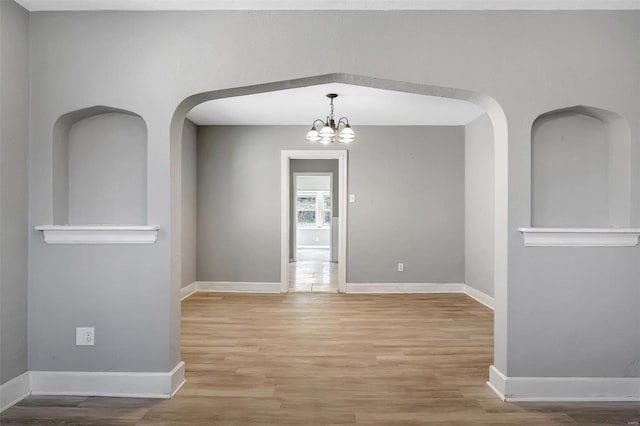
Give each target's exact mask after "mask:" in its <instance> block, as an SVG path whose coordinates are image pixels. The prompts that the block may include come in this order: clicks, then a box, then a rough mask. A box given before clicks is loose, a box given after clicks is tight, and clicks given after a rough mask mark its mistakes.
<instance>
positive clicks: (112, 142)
mask: <svg viewBox="0 0 640 426" xmlns="http://www.w3.org/2000/svg"><path fill="white" fill-rule="evenodd" d="M68 144H69V146H68V149H67V152H68V173H69V174H68V185H69V210H68V211H69V219H68V222H67V223H69V224H71V225H79V224H80V225H83V224H133V225H139V224H145V223H146V222H147V128H146V126H145V124H144V120H142V119H141V118H140V117H138V116H135V115H130V114H121V113H107V114H98V115H94V116H92V117H88V118H85V119H83V120H80V121H78V122H77V123H76V124H74V125H73V126H72V127H71V130H70V132H69V141H68Z"/></svg>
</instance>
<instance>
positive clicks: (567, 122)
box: [531, 106, 630, 228]
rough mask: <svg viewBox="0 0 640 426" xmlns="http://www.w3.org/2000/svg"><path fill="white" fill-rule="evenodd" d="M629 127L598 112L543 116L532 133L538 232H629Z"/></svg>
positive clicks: (580, 109) (534, 210) (581, 109)
mask: <svg viewBox="0 0 640 426" xmlns="http://www.w3.org/2000/svg"><path fill="white" fill-rule="evenodd" d="M629 149H630V132H629V125H628V123H627V122H626V120H625V119H623V118H622V117H620V116H619V115H617V114H615V113H613V112H610V111H606V110H603V109H600V108H593V107H586V106H574V107H570V108H563V109H559V110H555V111H550V112H547V113H545V114H542V115H540V116H539V117H538V118H537V119H536V120H535V121H534V123H533V125H532V129H531V163H532V164H531V171H532V179H531V181H532V191H531V197H532V200H531V216H532V225H533V226H534V227H591V228H593V227H612V226H615V227H621V226H629V219H630V193H629V182H630V181H629V176H630V163H629V158H630V157H629Z"/></svg>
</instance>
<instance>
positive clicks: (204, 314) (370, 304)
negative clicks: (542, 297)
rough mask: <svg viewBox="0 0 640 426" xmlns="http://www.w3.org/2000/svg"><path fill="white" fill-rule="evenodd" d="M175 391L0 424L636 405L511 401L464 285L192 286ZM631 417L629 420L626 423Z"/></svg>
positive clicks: (596, 411) (486, 313) (488, 334)
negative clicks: (229, 290)
mask: <svg viewBox="0 0 640 426" xmlns="http://www.w3.org/2000/svg"><path fill="white" fill-rule="evenodd" d="M182 307H183V317H182V318H183V320H182V333H183V334H182V342H183V346H182V350H183V360H184V361H185V362H186V365H187V383H186V385H185V386H184V387H183V388H182V389H181V390H180V391H179V392H178V394H177V395H176V397H175V398H173V399H172V400H164V401H162V400H146V399H128V398H95V397H94V398H87V397H29V398H27V399H25V400H23V401H22V402H21V403H19V404H18V405H16V406H14V407H12V408H10V409H9V410H7V411H5V412H4V413H3V414H2V416H1V423H2V424H3V425H4V424H7V425H10V424H47V425H52V424H82V425H109V424H113V425H134V424H135V425H174V424H184V425H187V424H188V425H194V424H201V425H214V424H219V425H244V424H261V425H265V424H272V425H310V424H318V425H323V424H342V425H349V424H377V425H418V424H468V425H498V424H499V425H506V424H511V425H570V424H597V423H600V424H622V425H628V424H633V423H632V422H635V421H638V420H640V404H638V403H608V404H539V403H538V404H532V403H530V404H509V403H503V402H501V401H500V400H499V399H498V398H497V397H496V396H495V395H494V394H493V393H492V392H491V391H490V390H489V389H488V387H487V386H486V384H485V382H486V380H487V369H488V367H489V365H490V364H491V363H492V341H493V338H492V329H493V313H492V311H490V310H489V309H487V308H485V307H484V306H483V305H481V304H479V303H477V302H475V301H474V300H472V299H470V298H468V297H467V296H465V295H463V294H431V295H385V296H367V295H348V294H347V295H340V294H313V293H297V294H295V293H294V294H287V295H252V294H216V293H198V294H196V295H194V296H192V297H190V298H188V299H186V300H185V301H184V302H183V303H182ZM630 422H631V423H630Z"/></svg>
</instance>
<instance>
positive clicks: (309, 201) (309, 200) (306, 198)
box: [297, 195, 316, 210]
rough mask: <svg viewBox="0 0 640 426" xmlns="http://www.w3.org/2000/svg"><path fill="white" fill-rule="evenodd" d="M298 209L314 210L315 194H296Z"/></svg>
mask: <svg viewBox="0 0 640 426" xmlns="http://www.w3.org/2000/svg"><path fill="white" fill-rule="evenodd" d="M297 199H298V201H297V205H298V210H315V209H316V196H315V195H298V197H297Z"/></svg>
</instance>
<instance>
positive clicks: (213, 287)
mask: <svg viewBox="0 0 640 426" xmlns="http://www.w3.org/2000/svg"><path fill="white" fill-rule="evenodd" d="M196 288H197V290H196V291H210V292H221V293H280V283H279V282H232V281H197V284H196Z"/></svg>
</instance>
